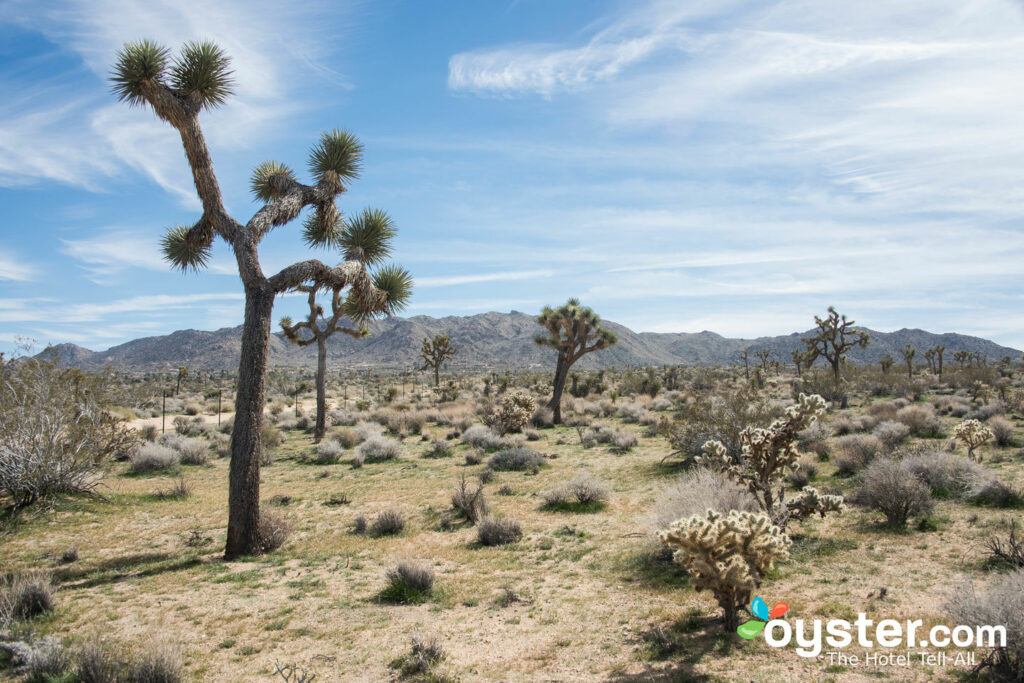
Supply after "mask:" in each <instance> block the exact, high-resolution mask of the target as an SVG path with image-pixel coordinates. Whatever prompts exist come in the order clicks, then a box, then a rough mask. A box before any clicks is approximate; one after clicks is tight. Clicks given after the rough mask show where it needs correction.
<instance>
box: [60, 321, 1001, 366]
mask: <svg viewBox="0 0 1024 683" xmlns="http://www.w3.org/2000/svg"><path fill="white" fill-rule="evenodd" d="M604 325H605V326H607V327H608V328H609V329H611V330H613V331H614V332H615V333H616V334H617V335H618V337H619V341H618V343H617V344H616V345H615V346H612V347H611V348H608V349H605V350H602V351H599V352H596V353H592V354H590V355H587V356H584V358H583V359H582V360H580V362H579V367H581V368H600V367H627V366H660V365H736V364H739V363H742V360H741V358H740V354H741V352H742V351H743V349H744V348H750V349H751V363H752V364H753V363H755V362H756V361H755V360H754V357H753V353H754V352H755V351H757V350H759V349H771V351H772V356H771V358H772V360H777V361H782V362H785V363H790V362H791V358H790V353H791V352H792V351H795V350H798V349H803V348H804V345H803V343H802V342H801V338H802V337H806V336H808V335H809V334H810V331H806V332H802V333H798V332H794V333H793V334H789V335H784V336H778V337H758V338H756V339H729V338H726V337H723V336H721V335H718V334H715V333H714V332H707V331H705V332H697V333H683V332H680V333H657V332H633V331H632V330H630V329H629V328H627V327H624V326H622V325H619V324H617V323H614V322H609V321H605V322H604ZM369 328H370V336H369V337H367V338H364V339H354V338H352V337H350V336H348V335H346V334H341V333H338V334H335V335H333V336H332V337H331V338H330V339H329V340H328V345H327V346H328V364H329V366H330V367H332V368H333V367H339V366H340V367H346V368H353V369H356V368H364V369H366V368H389V369H406V370H411V369H414V368H417V367H418V366H419V365H420V363H419V361H418V358H419V349H420V345H421V344H422V340H423V338H424V337H433V336H434V335H435V334H447V335H449V336H450V337H451V339H452V343H453V344H454V345H455V346H456V347H457V348H458V349H459V352H458V354H457V355H456V357H455V359H454V360H453V361H451V365H450V366H447V367H449V368H450V369H455V370H457V369H486V368H490V369H505V368H517V369H519V368H547V367H550V366H553V364H554V351H553V350H551V349H549V348H545V347H539V346H537V345H536V344H535V343H534V342H533V339H534V337H535V336H536V335H538V334H540V333H541V332H542V329H541V328H540V326H539V325H537V322H536V320H535V318H534V316H532V315H529V314H526V313H521V312H518V311H512V312H510V313H493V312H492V313H481V314H479V315H471V316H449V317H445V318H431V317H428V316H415V317H411V318H398V317H394V318H387V319H384V320H377V321H373V322H371V323H370V324H369ZM864 329H866V328H864ZM868 331H869V332H870V334H871V344H870V345H869V346H867V347H866V348H863V349H853V350H852V351H850V353H849V361H850V362H851V363H856V364H860V363H873V362H877V361H878V360H879V359H881V358H882V357H883V356H885V355H886V354H889V355H891V356H892V357H893V358H894V359H896V361H897V362H900V361H901V359H902V356H901V355H900V350H901V349H903V348H904V347H905V346H906V345H907V344H911V345H912V346H914V347H915V348H916V349H917V350H918V355H917V360H918V361H920V362H923V361H924V359H923V357H922V355H921V354H922V352H923V351H924V350H925V349H928V348H931V347H933V346H935V345H937V344H942V345H944V346H945V347H946V355H945V358H946V360H947V362H952V356H953V352H954V351H960V350H963V351H973V352H976V353H979V354H984V355H986V356H987V357H988V358H989V359H991V360H998V359H1001V358H1003V357H1004V356H1011V357H1013V358H1015V359H1017V358H1020V356H1021V352H1020V351H1018V350H1016V349H1011V348H1009V347H1006V346H1000V345H998V344H996V343H994V342H991V341H988V340H986V339H982V338H980V337H972V336H968V335H962V334H954V333H945V334H935V333H931V332H925V331H924V330H916V329H902V330H897V331H896V332H875V331H871V330H868ZM241 337H242V328H241V326H238V327H225V328H222V329H219V330H216V331H213V332H207V331H202V330H179V331H177V332H173V333H171V334H168V335H163V336H156V337H144V338H141V339H135V340H133V341H130V342H126V343H124V344H120V345H118V346H113V347H111V348H109V349H107V350H106V351H99V352H97V351H90V350H89V349H86V348H83V347H81V346H77V345H75V344H61V345H59V346H55V347H51V348H50V349H47V350H46V351H44V352H43V354H52V353H57V354H58V357H59V359H60V362H61V363H62V364H66V365H71V366H76V367H80V368H82V369H98V368H101V367H103V366H107V365H109V366H111V367H113V368H114V369H116V370H124V371H157V370H165V369H174V368H177V367H178V366H182V365H183V366H185V367H187V368H189V369H190V370H195V369H201V370H207V371H210V370H218V371H219V370H227V371H234V370H236V369H237V368H238V356H239V349H240V346H241ZM270 365H271V367H294V368H315V366H316V346H315V345H313V346H308V347H305V348H300V347H298V346H296V345H294V344H291V343H289V342H288V341H287V340H286V339H285V338H284V336H283V335H282V334H280V333H276V334H273V335H272V336H271V339H270Z"/></svg>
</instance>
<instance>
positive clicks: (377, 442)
mask: <svg viewBox="0 0 1024 683" xmlns="http://www.w3.org/2000/svg"><path fill="white" fill-rule="evenodd" d="M404 454H405V447H404V446H402V444H401V443H399V442H398V441H395V440H394V439H389V438H387V437H384V436H379V435H378V436H372V437H370V438H369V439H367V440H366V441H363V442H362V443H361V444H359V445H358V446H356V455H358V456H360V457H362V458H363V460H364V461H366V462H384V461H385V460H395V459H397V458H401V457H402V456H403V455H404Z"/></svg>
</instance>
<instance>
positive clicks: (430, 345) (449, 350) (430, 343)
mask: <svg viewBox="0 0 1024 683" xmlns="http://www.w3.org/2000/svg"><path fill="white" fill-rule="evenodd" d="M458 352H459V350H458V349H457V348H455V347H454V346H452V340H451V338H450V337H449V336H448V335H447V334H437V335H434V338H433V339H429V338H427V337H424V338H423V346H422V347H421V348H420V358H422V359H423V365H422V367H420V372H422V371H424V370H427V369H430V370H433V371H434V386H435V387H439V386H441V366H442V365H443V364H444V362H445V361H446V360H448V359H450V358H453V357H454V356H455V354H456V353H458Z"/></svg>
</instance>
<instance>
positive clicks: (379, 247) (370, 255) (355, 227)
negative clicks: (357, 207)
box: [338, 209, 398, 266]
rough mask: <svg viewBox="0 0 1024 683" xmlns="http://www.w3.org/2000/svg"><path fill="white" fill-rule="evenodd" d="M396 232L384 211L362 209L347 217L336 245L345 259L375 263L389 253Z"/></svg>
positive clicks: (369, 263)
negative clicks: (358, 212) (356, 213)
mask: <svg viewBox="0 0 1024 683" xmlns="http://www.w3.org/2000/svg"><path fill="white" fill-rule="evenodd" d="M397 232H398V231H397V230H396V229H395V223H394V221H392V220H391V216H389V215H388V214H387V212H386V211H382V210H381V209H363V211H362V212H361V213H360V214H359V215H357V216H354V217H352V218H349V219H348V221H347V222H346V225H345V228H344V230H342V231H341V233H340V234H339V235H338V246H339V247H341V250H342V253H343V254H344V255H345V260H347V261H360V262H362V263H365V264H367V265H371V266H372V265H377V264H379V263H382V262H383V261H384V259H385V258H387V257H388V256H389V255H390V254H391V240H392V239H394V237H395V234H396V233H397Z"/></svg>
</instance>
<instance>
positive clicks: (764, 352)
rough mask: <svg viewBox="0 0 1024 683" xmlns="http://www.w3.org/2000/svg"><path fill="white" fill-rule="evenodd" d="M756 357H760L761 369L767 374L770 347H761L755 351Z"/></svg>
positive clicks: (770, 355) (770, 352)
mask: <svg viewBox="0 0 1024 683" xmlns="http://www.w3.org/2000/svg"><path fill="white" fill-rule="evenodd" d="M757 357H758V358H760V359H761V369H762V370H764V374H766V375H767V374H768V359H769V358H771V357H772V350H771V349H761V350H760V351H758V352H757Z"/></svg>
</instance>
